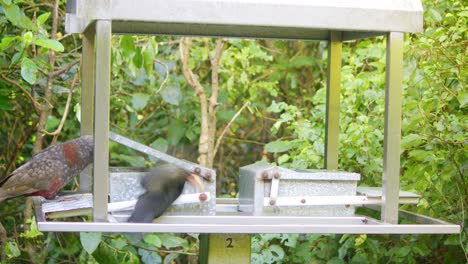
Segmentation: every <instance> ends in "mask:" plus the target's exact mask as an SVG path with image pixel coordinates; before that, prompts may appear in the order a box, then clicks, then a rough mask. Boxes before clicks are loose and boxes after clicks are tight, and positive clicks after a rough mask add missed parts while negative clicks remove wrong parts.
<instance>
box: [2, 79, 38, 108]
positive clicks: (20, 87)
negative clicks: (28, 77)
mask: <svg viewBox="0 0 468 264" xmlns="http://www.w3.org/2000/svg"><path fill="white" fill-rule="evenodd" d="M0 77H1V78H2V79H3V80H5V81H6V82H7V83H9V84H11V85H13V86H15V87H17V88H18V89H20V90H21V91H22V92H23V93H24V94H25V95H26V96H27V97H28V98H29V100H30V101H31V104H32V105H33V107H34V110H35V111H36V114H39V112H40V109H41V105H40V104H39V103H38V102H37V101H36V99H34V97H33V96H32V95H31V93H30V92H28V90H26V89H25V88H24V87H23V86H22V85H21V84H20V83H19V82H17V81H15V80H12V79H10V78H8V77H6V76H5V75H4V74H3V73H2V74H0Z"/></svg>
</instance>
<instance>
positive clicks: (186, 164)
mask: <svg viewBox="0 0 468 264" xmlns="http://www.w3.org/2000/svg"><path fill="white" fill-rule="evenodd" d="M109 138H110V139H111V140H112V141H115V142H117V143H119V144H122V145H124V146H127V147H129V148H131V149H134V150H137V151H139V152H142V153H144V154H146V155H150V156H153V157H155V158H157V159H160V160H162V161H165V162H167V163H171V164H174V165H176V166H179V167H181V168H183V169H186V170H188V171H198V170H199V171H200V172H197V174H199V175H200V176H202V177H204V178H205V179H206V180H209V181H213V180H214V179H215V178H216V173H215V171H214V170H212V169H209V168H205V167H203V166H200V165H199V164H196V163H193V162H190V161H187V160H182V159H178V158H175V157H173V156H171V155H168V154H166V153H164V152H161V151H158V150H156V149H153V148H150V147H148V146H146V145H143V144H141V143H138V142H136V141H133V140H131V139H129V138H126V137H124V136H121V135H119V134H117V133H114V132H110V133H109Z"/></svg>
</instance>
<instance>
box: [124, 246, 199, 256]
mask: <svg viewBox="0 0 468 264" xmlns="http://www.w3.org/2000/svg"><path fill="white" fill-rule="evenodd" d="M129 245H131V246H133V247H136V248H141V249H144V250H147V251H151V252H157V253H167V254H183V255H192V256H196V255H197V253H192V252H185V251H177V250H164V249H151V248H147V247H142V246H139V245H135V244H131V243H129Z"/></svg>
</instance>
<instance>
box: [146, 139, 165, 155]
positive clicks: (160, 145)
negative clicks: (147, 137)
mask: <svg viewBox="0 0 468 264" xmlns="http://www.w3.org/2000/svg"><path fill="white" fill-rule="evenodd" d="M150 146H151V147H152V148H154V149H157V150H159V151H161V152H166V151H167V149H168V148H169V142H167V140H166V139H165V138H157V139H156V140H155V141H153V143H151V144H150Z"/></svg>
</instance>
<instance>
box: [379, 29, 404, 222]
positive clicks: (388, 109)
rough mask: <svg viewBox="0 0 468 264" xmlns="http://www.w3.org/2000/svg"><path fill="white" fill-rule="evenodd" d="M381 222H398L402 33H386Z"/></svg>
mask: <svg viewBox="0 0 468 264" xmlns="http://www.w3.org/2000/svg"><path fill="white" fill-rule="evenodd" d="M386 68H387V69H386V80H385V81H386V84H385V128H384V129H385V131H384V155H383V157H384V164H383V181H382V189H383V190H382V191H383V193H382V214H381V219H382V221H384V222H386V223H390V224H397V223H398V194H399V189H400V186H399V181H400V138H401V104H402V80H403V33H400V32H390V33H388V35H387V59H386Z"/></svg>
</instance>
